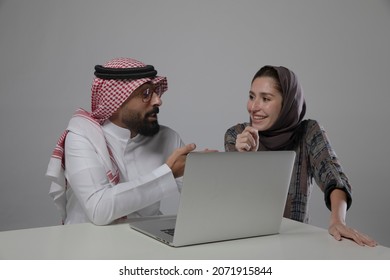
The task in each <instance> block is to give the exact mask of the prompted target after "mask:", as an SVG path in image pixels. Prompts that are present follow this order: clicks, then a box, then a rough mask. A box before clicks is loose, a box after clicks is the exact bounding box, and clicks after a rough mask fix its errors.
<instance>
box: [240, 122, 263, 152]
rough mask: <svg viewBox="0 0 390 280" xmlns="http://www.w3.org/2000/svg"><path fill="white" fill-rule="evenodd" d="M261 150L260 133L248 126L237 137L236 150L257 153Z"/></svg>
mask: <svg viewBox="0 0 390 280" xmlns="http://www.w3.org/2000/svg"><path fill="white" fill-rule="evenodd" d="M258 148H259V133H258V131H257V130H256V129H254V128H253V127H251V126H247V127H246V128H245V129H244V131H243V132H242V133H241V134H238V135H237V139H236V150H237V151H239V152H249V151H257V149H258Z"/></svg>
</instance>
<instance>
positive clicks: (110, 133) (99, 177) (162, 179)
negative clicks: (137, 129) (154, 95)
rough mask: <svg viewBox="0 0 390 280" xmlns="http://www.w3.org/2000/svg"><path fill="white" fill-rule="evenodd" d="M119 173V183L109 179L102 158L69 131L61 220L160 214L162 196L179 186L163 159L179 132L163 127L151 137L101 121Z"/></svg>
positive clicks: (101, 220)
mask: <svg viewBox="0 0 390 280" xmlns="http://www.w3.org/2000/svg"><path fill="white" fill-rule="evenodd" d="M102 129H103V132H104V136H105V138H106V142H107V145H108V146H109V147H110V149H111V151H112V154H113V156H114V158H115V161H116V163H117V165H118V168H119V172H120V182H119V183H118V184H116V185H113V184H112V183H110V182H109V180H108V178H107V175H106V171H105V169H104V167H103V164H102V159H101V158H99V155H98V154H97V153H96V151H95V150H94V148H93V146H92V145H91V143H90V142H89V140H88V139H87V138H85V137H83V136H82V135H79V134H76V133H74V132H72V131H69V133H68V135H67V137H66V141H65V163H66V169H65V178H66V179H67V182H68V186H69V188H68V189H67V191H66V198H67V203H66V219H65V221H64V222H65V224H70V223H82V222H92V223H94V224H97V225H105V224H109V223H112V222H113V221H114V220H116V219H118V218H121V217H123V216H128V217H129V216H130V217H140V216H152V215H159V214H161V212H160V201H161V199H163V198H165V197H167V196H169V195H172V194H174V193H175V192H177V191H178V188H179V189H180V188H181V184H182V178H178V179H175V178H174V176H173V174H172V171H171V169H170V168H169V167H168V165H167V164H166V163H165V162H166V160H167V158H168V157H169V156H170V155H171V153H172V152H173V151H174V150H175V149H176V148H179V147H181V146H182V145H183V142H182V140H181V138H180V137H179V135H178V134H177V133H176V132H175V131H173V130H172V129H170V128H168V127H165V126H161V127H160V131H159V132H158V133H157V134H156V135H155V136H153V137H146V136H142V135H137V136H135V137H134V138H130V131H129V130H128V129H124V128H121V127H119V126H116V125H115V124H113V123H111V122H110V121H106V122H105V123H104V124H103V125H102Z"/></svg>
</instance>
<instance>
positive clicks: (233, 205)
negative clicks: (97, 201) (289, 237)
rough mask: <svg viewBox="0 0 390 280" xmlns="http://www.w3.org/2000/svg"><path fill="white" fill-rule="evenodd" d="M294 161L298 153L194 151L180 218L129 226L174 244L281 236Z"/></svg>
mask: <svg viewBox="0 0 390 280" xmlns="http://www.w3.org/2000/svg"><path fill="white" fill-rule="evenodd" d="M294 159H295V152H294V151H264V152H245V153H240V152H211V153H202V152H193V153H190V154H189V155H188V157H187V161H186V167H185V171H184V177H183V187H182V191H181V196H180V203H179V208H178V212H177V216H158V217H152V218H140V219H137V220H133V221H131V222H130V227H131V228H133V229H135V230H137V231H140V232H142V233H144V234H147V235H149V236H151V237H153V238H155V239H157V240H159V241H161V242H164V243H166V244H168V245H170V246H173V247H180V246H186V245H194V244H200V243H208V242H216V241H224V240H232V239H238V238H247V237H254V236H262V235H270V234H277V233H278V232H279V229H280V224H281V221H282V217H283V212H284V206H285V203H286V198H287V192H288V187H289V184H290V179H291V173H292V169H293V165H294Z"/></svg>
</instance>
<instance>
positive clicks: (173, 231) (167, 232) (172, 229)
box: [161, 228, 175, 236]
mask: <svg viewBox="0 0 390 280" xmlns="http://www.w3.org/2000/svg"><path fill="white" fill-rule="evenodd" d="M161 231H162V232H164V233H166V234H169V235H171V236H173V235H174V234H175V229H174V228H167V229H162V230H161Z"/></svg>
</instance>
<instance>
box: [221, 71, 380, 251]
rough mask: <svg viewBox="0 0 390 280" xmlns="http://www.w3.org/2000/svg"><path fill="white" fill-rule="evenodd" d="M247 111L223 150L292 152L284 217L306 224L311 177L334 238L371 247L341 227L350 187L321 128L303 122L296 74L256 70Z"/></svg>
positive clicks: (302, 102) (368, 241)
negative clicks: (320, 193) (321, 195)
mask: <svg viewBox="0 0 390 280" xmlns="http://www.w3.org/2000/svg"><path fill="white" fill-rule="evenodd" d="M247 110H248V113H249V116H250V122H249V123H242V124H237V125H235V126H233V127H231V128H229V129H228V130H227V132H226V134H225V150H226V151H228V152H230V151H238V152H246V151H267V150H294V151H295V152H296V159H295V164H294V170H293V174H292V178H291V183H290V188H289V192H288V197H287V201H286V207H285V211H284V216H285V217H286V218H290V219H293V220H297V221H301V222H306V223H307V222H308V213H307V211H308V200H309V197H310V193H311V189H312V178H314V179H315V182H316V183H317V185H318V186H319V187H320V188H321V190H322V191H323V192H324V195H325V203H326V206H327V207H328V208H329V210H330V211H331V215H330V222H329V229H328V231H329V233H330V234H331V235H332V236H333V237H334V238H335V239H336V240H341V238H342V237H345V238H349V239H352V240H354V241H355V242H356V243H357V244H359V245H362V246H363V245H368V246H376V245H377V243H376V241H374V240H373V239H371V238H370V237H368V236H367V235H365V234H362V233H360V232H358V231H356V230H355V229H352V228H349V227H348V226H347V225H346V223H345V216H346V211H347V209H348V208H349V207H350V206H351V202H352V198H351V186H350V184H349V182H348V178H347V176H346V175H345V174H344V172H343V170H342V168H341V165H340V163H339V161H338V158H337V156H336V154H335V152H334V151H333V149H332V147H331V146H330V143H329V141H328V138H327V136H326V134H325V131H324V130H323V128H322V127H320V126H319V124H318V122H317V121H315V120H303V118H304V116H305V112H306V104H305V100H304V97H303V92H302V88H301V86H300V84H299V82H298V79H297V77H296V75H295V74H294V73H293V72H292V71H290V70H289V69H287V68H285V67H276V66H264V67H263V68H261V69H260V70H259V71H258V72H257V73H256V74H255V76H254V78H253V79H252V83H251V89H250V91H249V100H248V103H247Z"/></svg>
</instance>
